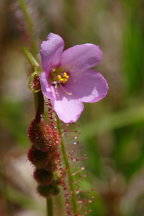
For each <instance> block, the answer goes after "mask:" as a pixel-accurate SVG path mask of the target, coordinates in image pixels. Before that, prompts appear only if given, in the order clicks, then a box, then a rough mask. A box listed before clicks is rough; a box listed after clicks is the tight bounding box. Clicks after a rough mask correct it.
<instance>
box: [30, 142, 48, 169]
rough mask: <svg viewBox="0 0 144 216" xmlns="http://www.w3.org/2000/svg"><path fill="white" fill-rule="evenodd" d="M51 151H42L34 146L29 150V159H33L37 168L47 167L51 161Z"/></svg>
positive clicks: (32, 161)
mask: <svg viewBox="0 0 144 216" xmlns="http://www.w3.org/2000/svg"><path fill="white" fill-rule="evenodd" d="M49 157H50V156H49V153H48V152H42V151H40V150H38V149H37V148H35V147H34V146H32V147H31V148H30V150H29V152H28V159H29V161H31V163H32V164H33V165H35V166H36V167H37V168H45V167H46V166H47V164H48V161H49V159H50V158H49Z"/></svg>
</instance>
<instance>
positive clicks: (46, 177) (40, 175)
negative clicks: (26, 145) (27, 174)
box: [34, 169, 53, 185]
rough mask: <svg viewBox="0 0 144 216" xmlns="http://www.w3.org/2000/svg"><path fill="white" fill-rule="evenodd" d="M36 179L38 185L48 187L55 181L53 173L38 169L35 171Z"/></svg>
mask: <svg viewBox="0 0 144 216" xmlns="http://www.w3.org/2000/svg"><path fill="white" fill-rule="evenodd" d="M34 178H35V180H36V181H37V182H38V183H40V184H42V185H48V184H50V183H51V182H52V180H53V173H52V172H50V171H47V170H45V169H36V170H35V171H34Z"/></svg>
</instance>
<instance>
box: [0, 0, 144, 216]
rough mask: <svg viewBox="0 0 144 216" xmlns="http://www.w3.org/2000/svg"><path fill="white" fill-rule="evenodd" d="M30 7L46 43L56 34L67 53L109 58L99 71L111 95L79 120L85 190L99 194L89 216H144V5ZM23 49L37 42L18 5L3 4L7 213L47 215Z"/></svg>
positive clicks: (0, 67) (0, 173)
mask: <svg viewBox="0 0 144 216" xmlns="http://www.w3.org/2000/svg"><path fill="white" fill-rule="evenodd" d="M28 5H29V8H30V13H31V16H32V18H33V22H34V25H35V29H36V31H37V33H38V35H39V41H41V40H43V39H45V38H46V36H47V34H48V33H49V32H54V33H57V34H60V35H61V36H62V37H63V38H64V40H65V45H66V48H67V47H70V46H72V45H75V44H79V43H86V42H90V43H95V44H99V45H100V47H101V49H102V50H103V53H104V58H103V61H102V63H101V64H100V65H99V66H98V67H97V69H98V70H99V71H100V72H101V73H102V74H103V75H104V76H105V78H106V79H107V80H108V83H109V94H108V96H107V97H106V98H105V99H104V100H103V101H101V102H99V103H96V104H85V111H84V113H83V114H82V116H81V118H80V121H79V123H78V124H79V125H80V127H79V131H80V133H81V134H80V137H79V140H80V143H81V144H80V146H82V148H83V151H84V152H86V153H87V156H88V159H87V160H86V161H84V162H83V163H84V165H85V167H86V172H88V178H85V179H82V180H81V182H80V185H81V188H82V190H84V191H89V190H90V188H91V187H92V188H93V190H94V191H93V196H94V201H93V202H92V203H91V204H90V208H91V209H92V210H93V211H92V212H91V213H89V214H88V215H93V216H144V101H143V98H144V91H143V90H144V54H143V50H144V2H143V0H117V1H114V0H101V1H98V0H89V1H88V0H47V1H46V0H41V1H38V0H37V1H36V0H35V1H34V0H30V1H28ZM23 45H26V46H29V41H28V37H27V30H26V26H25V21H24V19H23V16H22V14H21V11H20V10H19V7H18V5H17V2H16V1H14V0H1V1H0V96H1V107H0V108H1V109H0V116H1V122H0V135H1V145H0V159H1V160H0V168H1V169H0V216H7V215H9V216H22V215H25V216H27V215H29V216H32V215H35V216H36V215H39V216H40V215H44V212H43V211H44V204H43V200H41V199H40V198H39V196H38V195H37V194H36V192H35V185H34V186H33V182H32V178H30V179H29V178H28V175H29V176H30V177H31V176H32V174H31V171H29V172H28V170H27V163H28V161H27V159H26V157H25V155H26V152H27V149H28V146H29V145H30V144H29V141H28V139H27V127H28V124H29V122H30V121H31V119H32V118H33V116H34V107H33V98H32V94H31V92H30V91H29V90H28V89H27V73H29V70H30V68H29V65H28V63H27V61H26V59H25V58H24V56H23V54H22V53H21V46H23ZM24 174H25V175H24ZM23 175H24V176H23ZM85 196H87V195H85ZM39 199H40V200H39ZM58 199H59V198H58ZM38 203H40V204H39V205H38ZM41 203H42V205H41ZM59 206H60V205H59ZM57 208H59V207H57ZM57 211H58V212H60V211H59V209H57ZM59 215H60V213H59Z"/></svg>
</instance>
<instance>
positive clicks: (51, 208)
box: [46, 197, 53, 216]
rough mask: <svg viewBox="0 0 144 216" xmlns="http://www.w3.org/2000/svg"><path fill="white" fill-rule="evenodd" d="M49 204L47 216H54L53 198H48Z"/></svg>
mask: <svg viewBox="0 0 144 216" xmlns="http://www.w3.org/2000/svg"><path fill="white" fill-rule="evenodd" d="M46 203H47V216H53V203H52V198H51V197H48V198H47V199H46Z"/></svg>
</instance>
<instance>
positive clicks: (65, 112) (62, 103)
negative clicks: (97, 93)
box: [51, 96, 84, 123]
mask: <svg viewBox="0 0 144 216" xmlns="http://www.w3.org/2000/svg"><path fill="white" fill-rule="evenodd" d="M51 103H52V105H53V108H54V110H55V112H56V113H57V115H58V117H59V118H60V119H61V120H62V121H63V122H64V123H73V122H76V121H77V120H78V118H79V117H80V115H81V113H82V111H83V109H84V105H83V103H82V102H80V101H78V100H73V99H70V98H68V97H65V96H63V97H62V98H61V99H60V100H51Z"/></svg>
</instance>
